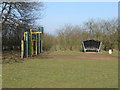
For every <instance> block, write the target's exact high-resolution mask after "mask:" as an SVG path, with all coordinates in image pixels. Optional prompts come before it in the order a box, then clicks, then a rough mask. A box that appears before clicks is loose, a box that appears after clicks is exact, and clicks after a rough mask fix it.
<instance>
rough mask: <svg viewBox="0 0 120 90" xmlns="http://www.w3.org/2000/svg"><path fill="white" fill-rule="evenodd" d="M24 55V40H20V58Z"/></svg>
mask: <svg viewBox="0 0 120 90" xmlns="http://www.w3.org/2000/svg"><path fill="white" fill-rule="evenodd" d="M23 57H24V40H21V58H23Z"/></svg>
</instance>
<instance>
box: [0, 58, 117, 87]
mask: <svg viewBox="0 0 120 90" xmlns="http://www.w3.org/2000/svg"><path fill="white" fill-rule="evenodd" d="M2 74H3V88H117V87H118V61H117V60H111V61H106V60H102V61H99V60H97V61H95V60H77V59H32V60H27V61H24V62H23V63H12V64H3V72H2Z"/></svg>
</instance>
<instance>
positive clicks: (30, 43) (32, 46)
mask: <svg viewBox="0 0 120 90" xmlns="http://www.w3.org/2000/svg"><path fill="white" fill-rule="evenodd" d="M43 32H44V30H43V27H40V28H39V29H30V30H29V31H26V32H24V36H23V40H21V58H27V57H30V56H33V55H38V54H40V53H42V52H43V50H42V36H43Z"/></svg>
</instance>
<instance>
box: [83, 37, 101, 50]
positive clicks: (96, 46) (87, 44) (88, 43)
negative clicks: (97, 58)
mask: <svg viewBox="0 0 120 90" xmlns="http://www.w3.org/2000/svg"><path fill="white" fill-rule="evenodd" d="M82 44H83V50H84V52H86V51H96V52H100V48H101V44H102V42H101V41H98V40H93V39H90V40H84V41H82Z"/></svg>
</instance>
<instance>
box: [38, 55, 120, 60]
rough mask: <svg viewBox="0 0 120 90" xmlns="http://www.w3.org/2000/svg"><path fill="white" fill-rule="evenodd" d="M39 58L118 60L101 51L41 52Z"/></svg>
mask: <svg viewBox="0 0 120 90" xmlns="http://www.w3.org/2000/svg"><path fill="white" fill-rule="evenodd" d="M38 57H41V58H60V59H79V60H118V57H115V56H110V55H105V54H102V53H87V54H86V55H48V54H42V55H39V56H38Z"/></svg>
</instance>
